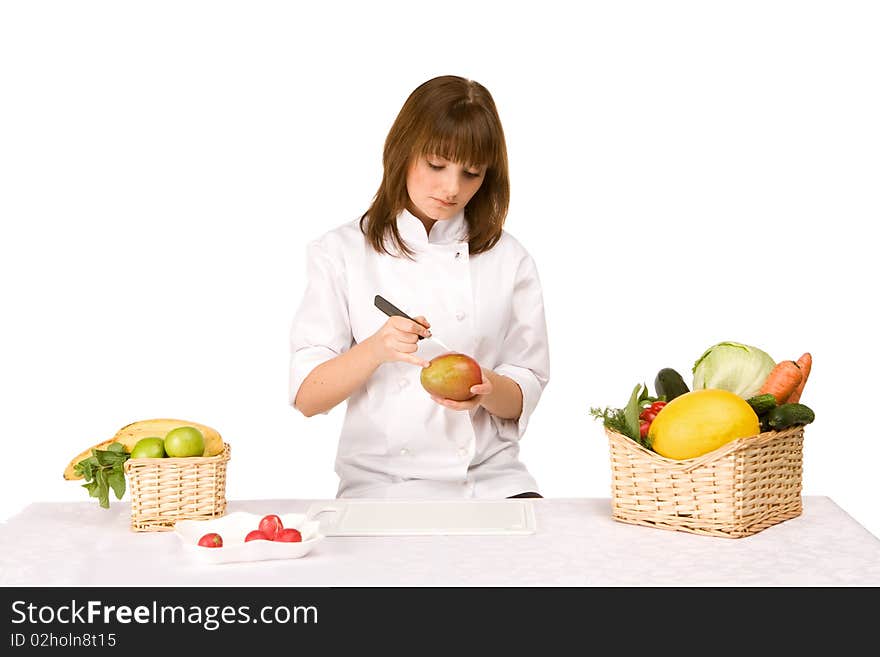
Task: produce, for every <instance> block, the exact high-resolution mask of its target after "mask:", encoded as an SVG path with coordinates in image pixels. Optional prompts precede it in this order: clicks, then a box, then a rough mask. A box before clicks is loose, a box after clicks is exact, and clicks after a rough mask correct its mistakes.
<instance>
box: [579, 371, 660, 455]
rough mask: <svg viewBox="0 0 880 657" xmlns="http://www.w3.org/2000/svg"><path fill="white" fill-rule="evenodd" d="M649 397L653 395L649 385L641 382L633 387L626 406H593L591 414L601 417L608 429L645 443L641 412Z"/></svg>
mask: <svg viewBox="0 0 880 657" xmlns="http://www.w3.org/2000/svg"><path fill="white" fill-rule="evenodd" d="M649 399H651V397H650V395H649V393H648V386H646V385H645V384H643V383H640V384H638V385H637V386H636V387H635V388H633V391H632V393H631V394H630V396H629V401H628V402H627V403H626V406H625V407H624V408H610V407H609V408H604V409H601V408H591V409H590V415H592V416H593V417H595V418H598V419H601V420H602V424H603V426H604V427H605V428H606V429H610V430H611V431H616V432H617V433H619V434H622V435H624V436H627V437H629V438H632V439H633V440H635V441H636V442H637V443H640V444H644V442H643V441H642V440H641V438H640V437H639V413H641V411H642V408H641V407H642V404H643V403H644V402H645V401H646V400H649Z"/></svg>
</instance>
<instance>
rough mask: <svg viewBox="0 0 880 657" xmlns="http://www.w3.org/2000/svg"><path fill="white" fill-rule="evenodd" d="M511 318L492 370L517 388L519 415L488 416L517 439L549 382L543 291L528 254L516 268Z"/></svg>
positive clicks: (503, 432)
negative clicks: (497, 359)
mask: <svg viewBox="0 0 880 657" xmlns="http://www.w3.org/2000/svg"><path fill="white" fill-rule="evenodd" d="M510 317H511V320H510V325H509V327H508V329H507V333H506V335H505V337H504V342H503V345H502V350H501V358H500V364H499V365H498V366H496V367H495V368H494V369H495V372H497V373H498V374H502V375H504V376H507V377H510V378H511V379H513V380H514V381H516V383H517V384H518V385H519V387H520V390H522V397H523V403H522V413H520V416H519V419H518V420H505V419H502V418H498V417H495V416H491V417H492V421H493V422H494V423H495V424H496V426H497V427H498V430H499V433H500V434H501V437H502V438H506V439H508V440H519V439H520V438H522V436H523V434H524V433H525V431H526V427H527V426H528V424H529V418H530V417H531V415H532V413H533V412H534V410H535V407H536V406H537V405H538V400H539V399H540V398H541V393H542V392H543V391H544V387H545V386H546V385H547V381H548V380H549V379H550V351H549V345H548V343H547V323H546V320H545V317H544V298H543V292H542V290H541V282H540V279H539V278H538V271H537V268H536V267H535V263H534V261H533V260H532V258H531V257H530V256H528V255H526V256H525V257H524V258H523V259H522V260H521V261H520V263H519V266H518V268H517V272H516V279H515V283H514V288H513V298H512V300H511V315H510Z"/></svg>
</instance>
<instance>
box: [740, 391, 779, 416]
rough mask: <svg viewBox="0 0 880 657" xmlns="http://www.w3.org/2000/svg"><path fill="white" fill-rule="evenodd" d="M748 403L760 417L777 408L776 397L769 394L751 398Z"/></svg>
mask: <svg viewBox="0 0 880 657" xmlns="http://www.w3.org/2000/svg"><path fill="white" fill-rule="evenodd" d="M746 401H747V402H748V403H749V406H751V407H752V410H753V411H755V415H757V416H758V417H761V416H763V415H764V414H766V413H769V412H770V411H772V410H773V409H774V408H776V397H774V396H773V395H772V394H770V393H769V392H768V393H766V394H763V395H755V396H754V397H749V398H748V399H746Z"/></svg>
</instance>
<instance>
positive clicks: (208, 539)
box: [199, 532, 223, 548]
mask: <svg viewBox="0 0 880 657" xmlns="http://www.w3.org/2000/svg"><path fill="white" fill-rule="evenodd" d="M199 545H201V546H202V547H209V548H218V547H223V537H222V536H220V534H218V533H216V532H211V533H210V534H205V535H204V536H202V537H201V538H200V539H199Z"/></svg>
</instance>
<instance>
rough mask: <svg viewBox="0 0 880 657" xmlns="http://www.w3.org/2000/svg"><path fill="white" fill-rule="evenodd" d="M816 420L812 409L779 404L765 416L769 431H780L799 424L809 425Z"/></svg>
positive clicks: (803, 406)
mask: <svg viewBox="0 0 880 657" xmlns="http://www.w3.org/2000/svg"><path fill="white" fill-rule="evenodd" d="M815 419H816V414H815V413H813V409H811V408H810V407H809V406H805V405H804V404H796V403H792V404H781V405H780V406H777V407H776V408H774V409H773V410H772V411H770V412H769V413H768V414H767V424H768V425H770V428H771V429H775V430H776V431H782V430H783V429H788V428H789V427H794V426H797V425H800V424H809V423H810V422H812V421H813V420H815Z"/></svg>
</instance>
